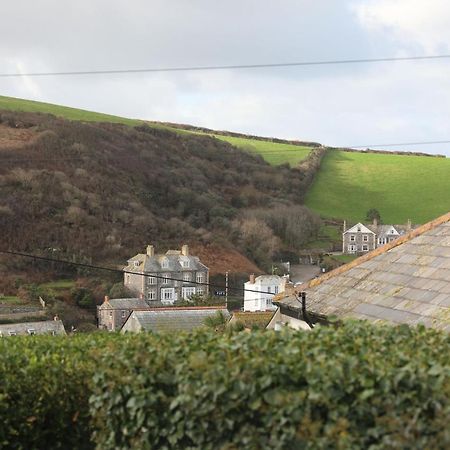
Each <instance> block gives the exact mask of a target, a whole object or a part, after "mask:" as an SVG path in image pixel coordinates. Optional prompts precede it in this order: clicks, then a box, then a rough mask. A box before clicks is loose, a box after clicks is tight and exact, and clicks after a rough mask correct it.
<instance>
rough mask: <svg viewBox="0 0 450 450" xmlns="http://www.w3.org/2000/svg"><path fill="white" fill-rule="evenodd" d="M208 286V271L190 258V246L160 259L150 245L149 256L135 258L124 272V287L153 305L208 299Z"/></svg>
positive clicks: (147, 254) (164, 255)
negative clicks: (192, 298) (194, 298)
mask: <svg viewBox="0 0 450 450" xmlns="http://www.w3.org/2000/svg"><path fill="white" fill-rule="evenodd" d="M177 280H182V281H177ZM208 282H209V269H208V267H206V266H205V265H204V264H202V263H201V262H200V259H199V258H198V257H197V256H192V255H190V254H189V247H188V246H187V245H183V246H182V248H181V251H179V250H169V251H167V252H166V253H165V254H159V255H157V254H155V249H154V247H153V245H148V246H147V251H146V253H145V254H142V253H140V254H138V255H136V256H133V257H132V258H130V259H129V260H128V264H127V266H126V267H125V268H124V285H125V286H126V287H127V288H128V289H130V290H131V291H132V292H133V293H134V294H135V295H136V296H137V297H139V296H140V295H142V296H143V297H144V299H145V300H147V301H148V302H149V303H153V302H161V303H162V304H164V305H173V303H174V302H175V301H176V300H181V299H188V298H189V297H191V296H192V295H194V294H199V295H207V294H208V285H207V283H208ZM203 283H205V284H203Z"/></svg>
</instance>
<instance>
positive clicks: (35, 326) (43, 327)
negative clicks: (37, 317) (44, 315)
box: [0, 320, 66, 336]
mask: <svg viewBox="0 0 450 450" xmlns="http://www.w3.org/2000/svg"><path fill="white" fill-rule="evenodd" d="M28 330H34V333H35V334H66V330H65V329H64V325H63V323H62V321H61V320H44V321H41V322H22V323H8V324H5V325H0V335H2V336H10V332H13V333H16V334H17V335H29V334H31V333H29V331H28Z"/></svg>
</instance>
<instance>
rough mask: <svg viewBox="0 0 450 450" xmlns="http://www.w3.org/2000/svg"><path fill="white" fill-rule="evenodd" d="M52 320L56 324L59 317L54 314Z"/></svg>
mask: <svg viewBox="0 0 450 450" xmlns="http://www.w3.org/2000/svg"><path fill="white" fill-rule="evenodd" d="M53 320H54V321H55V322H56V321H57V320H59V316H58V314H55V316H54V317H53Z"/></svg>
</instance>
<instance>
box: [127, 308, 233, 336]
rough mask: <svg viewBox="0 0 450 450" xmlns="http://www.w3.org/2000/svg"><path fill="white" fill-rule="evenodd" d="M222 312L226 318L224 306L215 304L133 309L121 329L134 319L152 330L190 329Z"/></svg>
mask: <svg viewBox="0 0 450 450" xmlns="http://www.w3.org/2000/svg"><path fill="white" fill-rule="evenodd" d="M217 312H222V313H223V314H224V315H225V316H226V317H227V318H228V317H229V316H230V313H229V312H228V310H227V309H226V308H217V307H215V306H212V307H211V306H204V307H169V308H154V309H151V310H147V311H133V313H132V314H131V315H130V317H129V318H128V319H127V321H126V322H125V324H124V325H123V327H122V329H126V326H127V323H128V322H129V321H132V320H136V321H137V322H138V323H139V324H140V326H141V328H142V330H145V331H153V332H175V331H190V330H193V329H194V328H199V327H202V326H204V321H205V319H206V318H207V317H212V316H214V315H216V314H217Z"/></svg>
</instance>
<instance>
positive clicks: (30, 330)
mask: <svg viewBox="0 0 450 450" xmlns="http://www.w3.org/2000/svg"><path fill="white" fill-rule="evenodd" d="M27 331H28V334H30V335H32V334H36V330H35V329H34V328H30V329H28V330H27Z"/></svg>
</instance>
